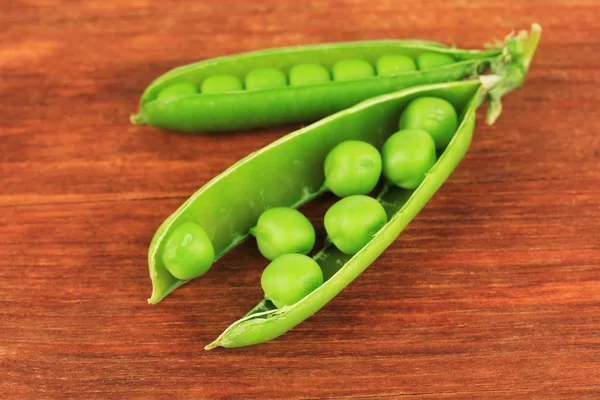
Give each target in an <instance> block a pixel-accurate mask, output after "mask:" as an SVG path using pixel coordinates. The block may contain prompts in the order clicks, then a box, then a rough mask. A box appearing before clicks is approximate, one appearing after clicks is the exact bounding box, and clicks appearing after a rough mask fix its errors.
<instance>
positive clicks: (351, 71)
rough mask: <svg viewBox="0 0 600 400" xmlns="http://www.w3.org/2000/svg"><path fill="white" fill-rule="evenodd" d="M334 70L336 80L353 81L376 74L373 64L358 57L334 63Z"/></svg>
mask: <svg viewBox="0 0 600 400" xmlns="http://www.w3.org/2000/svg"><path fill="white" fill-rule="evenodd" d="M332 72H333V80H334V81H352V80H358V79H365V78H371V77H372V76H375V71H374V70H373V66H372V65H371V64H369V63H368V62H366V61H365V60H360V59H357V58H351V59H347V60H340V61H338V62H336V63H335V64H333V68H332Z"/></svg>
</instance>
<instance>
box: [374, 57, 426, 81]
mask: <svg viewBox="0 0 600 400" xmlns="http://www.w3.org/2000/svg"><path fill="white" fill-rule="evenodd" d="M375 68H376V69H377V75H379V76H390V75H396V74H401V73H403V72H409V71H415V70H416V69H417V65H416V64H415V62H414V60H413V59H412V58H410V57H407V56H403V55H401V54H397V55H386V56H381V57H379V58H378V59H377V62H376V63H375Z"/></svg>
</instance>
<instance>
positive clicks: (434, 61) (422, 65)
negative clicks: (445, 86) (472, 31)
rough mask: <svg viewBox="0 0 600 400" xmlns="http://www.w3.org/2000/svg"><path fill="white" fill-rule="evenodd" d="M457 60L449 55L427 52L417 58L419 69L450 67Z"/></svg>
mask: <svg viewBox="0 0 600 400" xmlns="http://www.w3.org/2000/svg"><path fill="white" fill-rule="evenodd" d="M455 62H456V60H455V59H454V57H452V56H451V55H449V54H440V53H432V52H425V53H421V54H419V55H418V56H417V65H418V66H419V69H430V68H437V67H443V66H444V65H450V64H453V63H455Z"/></svg>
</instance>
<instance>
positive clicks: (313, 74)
mask: <svg viewBox="0 0 600 400" xmlns="http://www.w3.org/2000/svg"><path fill="white" fill-rule="evenodd" d="M329 81H331V77H330V76H329V71H327V69H325V67H323V66H322V65H319V64H298V65H295V66H294V67H293V68H292V69H291V70H290V86H302V85H314V84H317V83H324V82H329Z"/></svg>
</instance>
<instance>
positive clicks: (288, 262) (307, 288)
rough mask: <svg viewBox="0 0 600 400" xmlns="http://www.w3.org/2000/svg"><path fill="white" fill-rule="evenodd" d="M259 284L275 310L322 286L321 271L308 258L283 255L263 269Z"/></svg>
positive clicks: (300, 298)
mask: <svg viewBox="0 0 600 400" xmlns="http://www.w3.org/2000/svg"><path fill="white" fill-rule="evenodd" d="M260 284H261V286H262V288H263V291H264V292H265V298H266V299H267V300H270V301H271V302H272V303H273V304H275V306H276V307H277V308H281V307H284V306H291V305H292V304H294V303H296V302H298V301H300V300H302V299H303V298H304V297H305V296H307V295H308V294H310V293H311V292H312V291H313V290H315V289H317V288H318V287H319V286H321V285H322V284H323V271H321V267H319V264H317V262H316V261H315V260H313V259H312V258H310V257H308V256H305V255H303V254H284V255H282V256H280V257H277V258H276V259H275V260H273V261H271V263H270V264H269V265H268V266H267V268H265V270H264V271H263V273H262V276H261V278H260Z"/></svg>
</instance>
